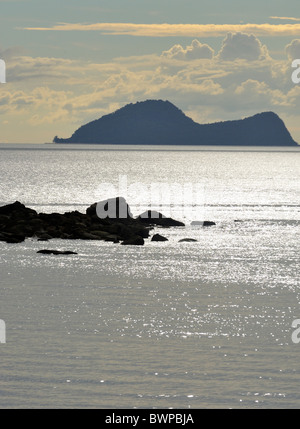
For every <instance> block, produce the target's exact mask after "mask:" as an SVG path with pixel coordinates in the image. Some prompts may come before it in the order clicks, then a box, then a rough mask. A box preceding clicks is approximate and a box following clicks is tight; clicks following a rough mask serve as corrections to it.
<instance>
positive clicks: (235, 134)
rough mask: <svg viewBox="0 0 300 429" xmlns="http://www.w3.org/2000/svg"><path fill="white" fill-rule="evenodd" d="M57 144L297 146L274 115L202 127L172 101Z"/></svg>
mask: <svg viewBox="0 0 300 429" xmlns="http://www.w3.org/2000/svg"><path fill="white" fill-rule="evenodd" d="M53 142H54V143H82V144H85V143H87V144H118V145H123V144H126V145H221V146H225V145H227V146H228V145H229V146H298V144H297V143H296V142H295V141H294V140H293V138H292V137H291V135H290V133H289V131H288V130H287V128H286V126H285V124H284V122H283V121H282V119H280V117H279V116H278V115H277V114H276V113H274V112H262V113H258V114H256V115H254V116H250V117H247V118H244V119H239V120H232V121H224V122H215V123H210V124H199V123H197V122H195V121H193V120H192V119H191V118H189V117H188V116H186V115H185V114H184V113H183V112H182V111H181V110H180V109H179V108H178V107H176V106H175V105H174V104H172V103H170V102H169V101H164V100H146V101H140V102H137V103H130V104H127V105H126V106H124V107H122V108H120V109H118V110H116V111H115V112H113V113H110V114H108V115H104V116H102V117H101V118H99V119H97V120H94V121H92V122H89V123H87V124H85V125H83V126H81V127H80V128H78V129H77V130H76V131H75V132H74V133H73V134H72V136H71V137H69V138H59V137H57V136H56V137H55V138H54V140H53Z"/></svg>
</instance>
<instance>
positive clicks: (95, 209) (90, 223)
mask: <svg viewBox="0 0 300 429" xmlns="http://www.w3.org/2000/svg"><path fill="white" fill-rule="evenodd" d="M114 205H115V208H116V211H114V210H112V211H110V209H111V208H112V207H113V206H114ZM105 212H106V217H105V216H104V214H105ZM99 213H100V214H102V218H100V217H99V216H98V214H99ZM157 220H158V221H162V222H163V223H164V222H166V225H168V226H177V225H183V224H182V223H181V222H178V221H175V220H173V219H170V218H165V217H164V216H163V215H161V214H159V218H158V219H157ZM153 225H155V222H153V220H152V219H151V218H150V219H146V222H144V219H142V218H140V217H137V218H133V217H132V214H131V211H130V207H129V206H128V204H127V202H126V201H125V199H124V198H122V197H117V198H112V199H109V200H104V201H101V202H99V203H94V204H92V205H91V206H90V207H88V209H87V210H86V213H80V212H78V211H73V212H66V213H64V214H60V213H49V214H48V213H37V212H36V211H35V210H33V209H30V208H28V207H25V205H24V204H22V203H20V202H18V201H16V202H15V203H13V204H8V205H6V206H3V207H0V241H5V242H6V243H21V242H22V241H24V240H25V239H26V238H35V239H37V240H39V241H47V240H51V239H52V238H60V239H68V240H103V241H108V242H112V243H120V242H121V244H124V245H143V244H144V242H145V241H144V240H145V239H146V238H148V237H149V235H150V231H151V229H152V228H153Z"/></svg>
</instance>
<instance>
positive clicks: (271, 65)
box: [0, 0, 300, 143]
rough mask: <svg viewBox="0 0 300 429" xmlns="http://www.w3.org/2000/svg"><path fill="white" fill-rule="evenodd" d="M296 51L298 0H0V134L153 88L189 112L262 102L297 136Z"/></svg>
mask: <svg viewBox="0 0 300 429" xmlns="http://www.w3.org/2000/svg"><path fill="white" fill-rule="evenodd" d="M298 58H300V7H299V0H251V2H249V1H248V0H247V1H245V0H151V1H150V0H85V1H82V0H59V1H58V0H52V1H51V2H49V1H45V0H0V59H3V60H4V61H5V64H6V83H0V142H2V143H44V142H51V141H52V140H53V138H54V136H56V135H57V136H59V137H69V136H70V135H71V134H72V133H73V132H74V131H75V130H76V129H77V128H78V127H79V126H81V125H83V124H85V123H87V122H90V121H91V120H94V119H97V118H99V117H101V116H103V115H105V114H108V113H111V112H113V111H115V110H116V109H118V108H120V107H122V106H125V105H126V104H128V103H134V102H136V101H143V100H147V99H163V100H169V101H170V102H172V103H174V104H175V105H176V106H177V107H179V108H180V109H181V110H182V111H183V112H184V113H185V114H186V115H188V116H190V117H191V118H192V119H194V120H195V121H197V122H199V123H211V122H216V121H225V120H232V119H241V118H244V117H248V116H251V115H253V114H256V113H260V112H264V111H273V112H275V113H277V114H278V115H279V116H280V117H281V118H282V119H283V121H284V122H285V124H286V126H287V128H288V129H289V131H290V133H291V134H292V137H293V138H294V139H295V140H296V141H297V142H298V143H300V123H299V114H300V83H299V84H295V83H294V82H293V81H292V79H291V76H292V72H293V71H294V69H293V68H292V66H291V65H292V61H293V60H294V59H298Z"/></svg>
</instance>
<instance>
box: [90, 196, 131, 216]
mask: <svg viewBox="0 0 300 429" xmlns="http://www.w3.org/2000/svg"><path fill="white" fill-rule="evenodd" d="M86 214H87V215H88V216H94V215H97V217H98V218H99V219H106V218H109V219H128V218H132V213H131V211H130V207H129V205H128V204H127V202H126V200H125V198H123V197H116V198H108V199H107V200H103V201H99V202H97V203H94V204H92V205H91V206H90V207H89V208H87V210H86Z"/></svg>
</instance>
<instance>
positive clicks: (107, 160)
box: [0, 144, 300, 410]
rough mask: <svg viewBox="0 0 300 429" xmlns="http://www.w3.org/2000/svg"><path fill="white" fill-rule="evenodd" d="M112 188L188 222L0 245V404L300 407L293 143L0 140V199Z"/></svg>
mask: <svg viewBox="0 0 300 429" xmlns="http://www.w3.org/2000/svg"><path fill="white" fill-rule="evenodd" d="M116 196H122V197H124V198H125V199H126V201H127V203H128V204H129V206H130V209H131V212H132V214H133V216H137V215H139V214H140V213H142V212H143V211H144V210H146V209H153V210H158V211H159V212H161V213H162V214H164V215H167V216H170V217H172V218H174V219H176V220H180V221H182V222H183V223H184V224H185V226H180V227H170V228H159V227H156V228H154V229H153V230H152V231H151V236H152V235H153V234H154V233H159V234H161V235H163V236H165V237H166V238H167V239H168V241H165V242H154V241H151V237H150V238H149V239H146V241H145V245H144V246H122V245H120V244H117V243H110V242H104V241H84V240H58V239H57V240H50V241H48V242H40V241H37V240H36V239H35V238H30V239H26V241H25V242H23V243H20V244H7V243H4V242H0V269H1V271H0V273H1V274H0V319H1V321H2V324H1V325H0V330H1V329H2V332H0V340H1V338H2V343H0V408H1V409H8V408H14V409H21V408H22V409H45V408H51V409H67V408H73V409H74V408H80V409H87V408H89V409H90V408H95V409H110V410H112V409H126V408H130V409H135V408H136V409H166V408H167V409H220V408H221V409H231V408H232V409H239V408H243V409H257V408H260V409H262V408H264V409H266V408H267V409H278V408H280V409H293V408H299V407H300V342H299V341H300V333H299V332H298V329H297V328H298V327H299V326H300V281H299V262H300V149H298V148H281V147H278V148H275V147H271V148H270V147H265V148H264V147H260V148H254V147H250V148H245V147H242V146H241V147H230V146H228V147H226V148H224V147H218V146H216V147H206V146H201V147H193V146H166V147H161V146H160V147H157V146H105V145H99V146H98V145H53V144H23V145H21V144H10V145H9V144H2V145H0V205H4V204H9V203H11V202H14V201H20V202H22V203H23V204H25V205H26V206H27V207H31V208H33V209H35V210H36V211H37V212H44V213H53V212H56V213H65V212H67V211H73V210H77V211H80V212H82V213H85V210H86V209H87V208H88V207H89V206H90V205H91V204H93V203H94V202H97V201H101V200H102V199H106V198H112V197H116ZM204 220H208V221H212V222H214V223H215V225H212V226H207V227H205V226H203V223H202V222H203V221H204ZM184 238H191V239H194V240H196V241H188V242H181V241H180V240H181V239H184ZM41 249H58V250H71V251H74V252H76V253H77V254H76V255H60V256H54V255H41V254H37V251H38V250H41Z"/></svg>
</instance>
